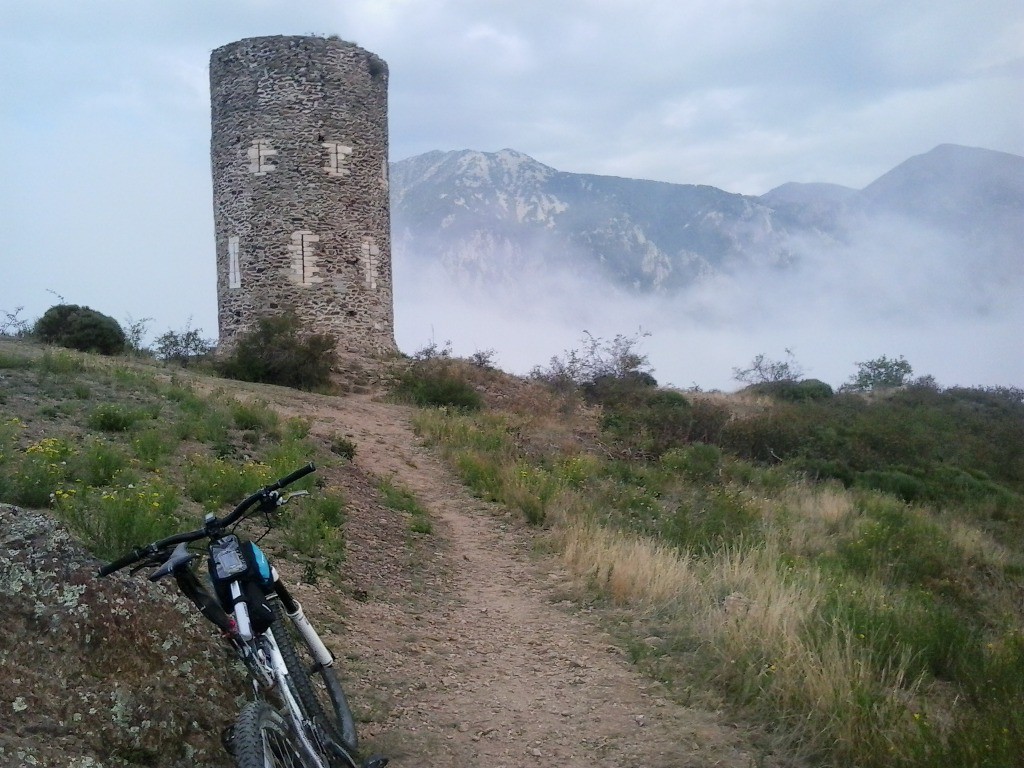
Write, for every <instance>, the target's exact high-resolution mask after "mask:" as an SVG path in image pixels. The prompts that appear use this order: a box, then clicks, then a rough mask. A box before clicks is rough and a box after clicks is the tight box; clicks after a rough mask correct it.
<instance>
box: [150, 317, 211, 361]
mask: <svg viewBox="0 0 1024 768" xmlns="http://www.w3.org/2000/svg"><path fill="white" fill-rule="evenodd" d="M191 325H192V324H191V321H190V322H189V323H188V324H186V326H185V328H184V329H183V330H181V331H170V330H169V331H167V332H166V333H164V334H162V335H160V336H159V337H158V338H157V340H156V356H157V357H158V358H159V359H160V360H163V361H165V362H168V363H177V364H178V365H181V366H182V367H184V366H187V365H188V364H189V363H190V362H192V361H193V360H195V359H197V358H200V357H204V356H205V355H207V354H209V352H210V350H211V349H213V341H212V340H211V339H204V338H203V336H202V332H201V330H200V329H198V328H192V327H191Z"/></svg>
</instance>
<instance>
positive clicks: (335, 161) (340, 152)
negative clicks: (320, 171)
mask: <svg viewBox="0 0 1024 768" xmlns="http://www.w3.org/2000/svg"><path fill="white" fill-rule="evenodd" d="M320 146H322V147H324V148H325V149H326V150H327V164H326V165H325V166H324V170H325V171H327V175H328V176H348V175H349V174H350V173H352V171H350V170H349V169H348V168H347V167H346V162H345V161H346V160H348V156H349V155H351V154H352V147H349V146H346V145H345V144H341V143H339V142H337V141H325V142H323V144H321V145H320Z"/></svg>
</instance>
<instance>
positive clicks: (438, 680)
mask: <svg viewBox="0 0 1024 768" xmlns="http://www.w3.org/2000/svg"><path fill="white" fill-rule="evenodd" d="M264 394H265V393H261V396H263V395H264ZM277 406H278V407H279V408H281V409H282V410H283V411H285V412H286V413H288V414H289V415H292V414H294V415H303V416H305V417H309V418H313V419H314V427H313V431H314V434H321V435H334V434H343V435H348V436H350V438H351V439H352V440H354V442H355V444H356V446H357V452H356V458H355V467H354V468H350V469H349V474H350V475H351V477H349V478H347V480H346V481H345V483H346V493H347V494H348V495H349V520H348V523H347V525H346V536H347V539H348V541H349V557H348V562H347V566H346V567H347V568H348V569H349V573H348V575H347V576H346V580H347V581H346V594H345V595H344V596H343V598H342V599H341V602H340V604H339V606H338V608H339V613H338V614H337V615H336V616H334V617H333V619H332V617H331V611H330V609H329V607H328V606H329V604H330V603H331V602H332V600H331V596H330V595H329V594H328V591H327V590H328V588H327V587H326V586H325V585H324V583H323V582H321V583H320V584H319V585H317V586H315V587H309V586H305V585H299V586H298V587H297V589H298V590H299V592H300V599H304V600H307V601H310V602H309V603H308V604H309V605H310V606H311V607H313V606H315V607H314V608H313V609H312V610H311V611H310V612H311V613H313V614H315V615H318V621H320V622H321V625H324V626H327V627H328V628H330V627H332V626H333V627H335V628H336V629H337V630H338V634H337V635H336V636H331V637H330V639H329V645H332V646H333V647H335V648H337V649H339V650H341V649H344V650H345V653H344V654H342V655H343V656H345V659H344V664H345V665H346V666H345V667H343V669H345V670H346V674H347V675H348V676H349V679H350V682H349V687H350V688H351V696H352V698H353V700H354V705H355V708H356V709H357V711H359V713H360V714H361V716H362V717H361V719H362V720H363V722H362V723H361V725H360V728H361V732H362V733H363V734H364V741H365V742H366V743H367V744H368V745H369V746H371V747H372V748H374V749H377V750H378V751H383V752H385V753H387V754H389V755H391V756H392V757H393V763H392V764H393V765H395V766H396V767H397V768H402V767H403V766H419V767H420V768H431V767H433V766H455V767H457V768H459V767H462V766H467V767H468V766H481V767H482V768H512V766H523V765H558V766H565V767H566V768H576V767H579V768H583V767H584V766H587V767H592V766H608V767H609V768H611V767H612V766H614V767H616V768H619V767H625V766H636V767H638V768H639V767H640V766H643V767H644V768H670V767H671V768H684V767H686V766H743V767H744V768H746V767H747V766H751V765H754V764H755V763H756V762H757V761H756V758H755V752H754V750H753V748H752V747H751V746H750V744H749V743H747V742H746V740H745V737H744V734H743V732H742V731H741V730H739V729H737V728H735V727H733V726H730V725H728V724H727V723H725V722H723V720H722V718H720V717H719V716H717V715H716V714H714V713H709V712H704V711H700V710H694V709H688V708H685V707H682V706H679V705H678V704H676V703H674V702H672V701H670V700H669V699H667V698H666V697H664V696H663V695H662V694H661V693H660V692H659V690H658V686H657V684H655V683H653V682H652V681H650V680H648V679H646V678H644V677H643V676H642V675H640V674H638V673H637V672H636V671H635V670H634V669H633V668H631V666H630V665H629V663H628V661H627V660H626V659H625V658H624V657H623V655H622V654H621V652H619V651H618V650H617V649H616V648H615V647H614V646H613V645H612V642H611V640H610V638H609V637H608V636H607V635H606V634H605V633H604V632H602V630H601V629H600V628H599V627H598V626H597V623H596V622H595V621H592V620H590V619H588V617H587V616H586V614H585V613H584V612H581V611H580V610H579V608H578V606H576V605H575V604H573V603H572V602H570V601H568V600H561V601H559V600H558V595H559V591H560V590H559V587H560V586H563V587H564V585H565V583H566V579H567V576H566V574H564V573H563V572H562V571H561V568H560V564H559V562H558V560H557V558H555V557H553V556H549V555H543V554H537V553H535V552H534V551H533V549H532V546H531V544H532V541H531V536H532V533H531V532H530V531H528V530H525V529H524V528H523V527H522V526H520V525H518V524H517V523H516V522H515V520H514V518H512V517H509V516H508V515H507V514H505V513H504V512H503V510H502V509H501V508H500V507H497V506H495V505H489V504H486V503H484V502H481V501H480V500H478V499H475V498H473V497H472V496H470V495H469V494H468V493H467V492H466V490H465V488H464V487H463V486H462V485H461V484H460V483H459V482H458V481H457V479H456V478H454V476H453V475H452V474H451V473H450V472H449V471H448V470H447V469H446V468H445V467H444V466H443V465H442V464H441V463H440V462H439V460H438V459H437V458H435V457H434V456H433V455H432V454H431V452H430V451H428V450H427V449H425V448H423V447H422V446H421V445H420V444H419V441H418V439H417V438H416V436H415V435H414V434H413V432H412V429H411V426H410V418H411V414H412V411H411V410H409V409H406V408H404V407H402V406H396V405H390V404H385V403H380V402H375V401H374V400H373V398H372V397H370V396H367V395H353V396H349V397H345V398H321V397H317V396H313V395H298V396H289V397H285V396H282V397H281V398H280V400H278V402H277ZM388 476H393V477H394V481H395V482H396V483H397V484H400V485H402V486H404V487H406V488H408V489H410V490H411V491H413V492H414V493H415V494H416V496H417V498H418V499H419V500H420V501H421V502H422V503H423V504H424V505H425V506H426V507H428V509H429V510H430V512H431V516H432V519H433V527H434V530H433V534H432V535H430V536H426V537H413V536H412V535H411V534H409V533H408V524H407V522H406V520H405V519H404V517H403V516H402V515H401V514H400V513H397V512H394V511H393V510H389V509H386V508H383V507H380V506H379V504H377V503H376V502H375V501H374V500H373V499H374V495H375V494H374V489H373V485H374V483H375V478H379V477H388ZM332 482H334V480H333V479H332ZM561 591H562V594H564V593H565V592H564V589H563V590H561ZM335 602H337V601H335Z"/></svg>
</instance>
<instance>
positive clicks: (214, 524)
mask: <svg viewBox="0 0 1024 768" xmlns="http://www.w3.org/2000/svg"><path fill="white" fill-rule="evenodd" d="M315 471H316V466H315V465H314V464H313V462H309V464H307V465H306V466H304V467H300V468H299V469H297V470H295V471H294V472H292V473H291V474H288V475H285V476H284V477H282V478H281V479H279V480H277V481H275V482H273V483H271V484H270V485H266V486H264V487H262V488H260V489H259V490H258V491H256V493H254V494H252V495H251V496H249V497H247V498H246V499H244V500H243V501H242V502H241V503H240V504H239V505H238V506H237V507H235V508H234V509H233V510H231V513H230V514H229V515H228V516H227V517H224V518H217V517H211V518H210V519H208V520H207V521H206V522H205V523H204V525H203V527H202V528H197V529H196V530H194V531H186V532H183V533H176V534H174V535H173V536H168V537H167V538H166V539H160V541H154V542H153V543H152V544H147V545H146V546H144V547H137V548H136V549H133V550H132V551H131V552H129V553H128V554H126V555H123V556H122V557H119V558H118V559H117V560H114V561H113V562H112V563H107V564H106V565H104V566H102V567H101V568H100V569H99V571H98V572H97V574H96V575H97V576H109V575H110V574H112V573H114V571H119V570H121V569H122V568H127V567H128V566H129V565H132V564H133V563H137V562H139V561H140V560H143V559H145V558H146V557H149V556H150V555H154V554H156V553H157V552H159V551H160V550H161V549H164V548H166V547H170V546H174V545H177V544H183V543H188V542H190V541H197V540H198V539H203V538H207V537H209V536H212V535H214V534H216V533H218V532H219V531H222V530H223V529H225V528H227V527H229V526H231V525H234V524H235V523H237V522H238V521H239V520H241V519H242V518H243V517H244V516H245V513H246V512H248V511H249V510H250V509H251V508H252V507H253V506H254V505H255V504H257V503H259V502H262V501H265V500H267V499H275V501H276V498H277V496H276V493H277V491H278V490H280V489H281V488H284V487H285V486H287V485H291V484H292V483H294V482H295V481H296V480H300V479H301V478H303V477H305V476H306V475H308V474H310V473H311V472H315Z"/></svg>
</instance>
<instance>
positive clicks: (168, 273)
mask: <svg viewBox="0 0 1024 768" xmlns="http://www.w3.org/2000/svg"><path fill="white" fill-rule="evenodd" d="M272 34H337V35H339V36H340V37H342V38H343V39H346V40H349V41H352V42H355V43H357V44H359V45H361V46H362V47H364V48H366V49H368V50H370V51H373V52H374V53H376V54H378V55H379V56H381V57H382V58H383V59H385V61H387V63H388V65H389V71H390V91H389V133H390V154H391V159H392V160H401V159H404V158H406V157H410V156H413V155H416V154H420V153H423V152H427V151H430V150H436V149H440V150H456V149H477V150H482V151H496V150H498V149H502V148H506V147H507V148H512V149H516V150H519V151H521V152H524V153H526V154H528V155H530V156H532V157H534V158H535V159H537V160H539V161H540V162H543V163H545V164H547V165H550V166H552V167H555V168H557V169H559V170H562V171H571V172H578V173H595V174H608V175H617V176H626V177H632V178H645V179H655V180H660V181H668V182H674V183H687V184H709V185H713V186H716V187H719V188H721V189H724V190H727V191H729V192H737V193H743V194H761V193H764V192H766V191H768V190H770V189H772V188H773V187H775V186H778V185H779V184H782V183H784V182H787V181H801V182H812V181H824V182H832V183H836V184H843V185H846V186H850V187H854V188H862V187H864V186H865V185H867V184H868V183H870V182H871V181H872V180H874V179H875V178H877V177H878V176H880V175H881V174H883V173H884V172H886V171H887V170H889V169H891V168H892V167H894V166H895V165H897V164H899V163H900V162H902V161H903V160H905V159H907V158H908V157H910V156H912V155H915V154H921V153H923V152H926V151H928V150H930V149H932V148H933V147H934V146H936V145H938V144H941V143H954V144H963V145H967V146H974V147H984V148H987V149H993V150H1000V151H1003V152H1010V153H1013V154H1017V155H1024V5H1022V4H1021V3H1020V1H1019V0H977V1H976V2H972V3H965V2H963V0H928V1H927V2H925V1H924V0H904V1H897V2H893V0H880V1H875V0H864V1H863V2H859V3H848V2H832V1H830V0H714V1H713V2H712V1H711V0H646V2H635V1H633V0H563V1H558V0H517V1H516V2H505V1H504V0H494V1H492V2H488V1H487V0H344V1H337V0H318V1H314V0H218V1H217V2H210V1H209V0H173V2H171V1H170V0H90V2H88V3H84V2H80V0H0V51H2V53H0V140H2V143H3V147H4V150H5V151H4V152H3V160H2V165H0V168H2V173H3V183H2V184H0V276H2V278H3V288H4V290H3V292H2V294H0V295H2V298H0V322H2V321H3V318H4V317H5V316H6V315H7V314H8V313H12V312H17V313H18V314H17V317H19V318H20V319H34V318H36V317H38V316H39V315H41V314H42V312H43V311H45V309H46V308H47V307H49V306H51V305H52V304H55V303H58V302H59V301H61V300H65V301H67V302H69V303H76V304H85V305H88V306H91V307H93V308H95V309H98V310H100V311H102V312H105V313H106V314H109V315H111V316H113V317H115V318H116V319H118V320H120V321H121V322H122V323H123V324H124V323H126V322H133V321H139V320H144V319H146V320H147V322H148V325H149V328H150V330H151V332H152V333H160V332H163V331H164V330H168V329H184V328H186V327H193V328H195V327H198V328H201V329H203V330H204V331H205V332H206V334H207V335H208V336H211V337H213V336H215V335H216V292H215V281H214V253H213V215H212V199H211V195H212V193H211V179H210V167H209V131H210V127H209V126H210V123H209V121H210V116H209V85H208V62H209V55H210V52H211V51H212V50H213V49H214V48H216V47H218V46H221V45H224V44H227V43H229V42H233V41H235V40H238V39H241V38H244V37H253V36H260V35H272ZM883 263H884V260H881V261H879V265H880V266H882V265H883ZM401 267H402V265H401V264H396V265H395V291H396V297H395V298H396V337H397V340H398V343H399V346H400V347H401V348H402V349H403V351H407V352H409V351H413V350H415V349H416V348H419V347H421V346H423V345H424V344H425V343H427V342H429V341H430V340H431V339H434V340H441V341H443V340H445V339H449V338H451V339H452V340H453V342H454V343H455V345H456V351H457V352H460V353H468V352H472V351H473V348H474V347H475V348H476V349H495V350H496V352H497V358H498V362H499V363H500V364H502V365H503V367H506V368H510V369H517V372H518V371H520V370H522V369H524V368H528V367H529V366H530V365H531V364H541V363H544V362H546V361H547V360H548V358H549V357H550V356H551V355H552V354H555V353H557V352H559V351H560V350H563V349H566V348H567V347H569V346H571V345H572V344H573V343H574V342H576V341H577V340H579V338H580V337H581V334H582V332H583V331H584V330H589V331H590V332H592V333H594V332H598V333H601V334H605V335H613V334H614V333H626V334H629V333H632V332H633V331H634V330H637V329H638V328H639V327H641V326H645V327H646V328H647V329H649V330H650V333H651V336H650V337H647V343H648V345H649V350H650V357H651V359H652V363H653V365H654V367H655V370H656V375H658V373H659V372H660V373H661V376H660V377H659V378H660V379H661V380H665V381H670V382H671V383H674V384H676V385H678V386H684V385H697V386H702V387H705V388H708V387H711V388H727V387H728V386H729V382H730V372H731V369H732V367H734V366H740V365H742V364H744V363H746V362H747V361H749V360H750V359H751V358H752V357H753V356H754V355H755V354H757V353H762V352H763V353H766V354H768V355H769V356H772V357H781V356H782V355H783V353H784V349H786V348H793V349H794V352H795V354H796V356H797V357H798V358H801V357H803V358H804V359H805V360H806V362H805V367H806V368H808V369H809V373H810V374H811V375H815V374H817V375H820V376H821V377H822V378H825V379H826V380H830V381H831V382H832V383H833V384H838V383H841V381H842V378H843V377H844V376H846V375H849V374H850V373H852V366H853V363H854V361H858V360H863V359H871V358H873V357H876V356H878V355H880V354H889V355H890V356H895V355H896V354H904V353H905V354H906V355H907V357H908V359H910V360H911V362H912V363H915V369H916V370H917V371H918V372H920V373H933V374H935V375H936V376H937V378H939V379H940V381H941V382H943V383H946V384H953V383H960V384H1014V385H1024V368H1022V367H1021V366H1022V365H1024V364H1020V363H1012V362H1009V361H1007V360H1006V358H1007V357H1014V356H1016V357H1017V358H1024V356H1022V355H1020V349H1019V347H1015V346H1014V344H1013V342H1012V341H1011V340H1010V337H1009V336H1004V335H1000V334H1002V333H1003V332H1004V331H1005V330H1006V329H1007V328H1009V329H1011V330H1012V329H1014V328H1020V327H1021V320H1022V312H1021V305H1022V304H1021V303H1019V302H1018V301H1017V297H1018V294H1013V295H1012V296H1011V297H1010V298H1008V299H1007V300H1006V301H1007V302H1008V304H1007V305H1006V306H1004V307H1002V308H1001V309H998V311H996V312H995V314H993V313H992V312H988V313H987V314H985V313H982V315H983V316H979V317H977V318H975V320H976V325H972V323H974V322H975V321H974V320H972V321H971V322H968V323H965V324H959V325H958V326H957V327H955V328H954V327H947V326H950V323H951V320H950V318H949V317H948V315H944V314H942V313H929V312H923V313H921V312H918V313H917V314H915V315H914V316H913V318H912V319H913V322H910V323H893V322H889V323H886V322H883V321H884V319H885V317H886V314H885V313H884V312H882V313H881V314H882V318H881V319H878V318H872V319H871V320H870V322H865V321H864V318H862V317H857V314H856V312H855V308H856V300H855V298H853V296H855V294H856V292H855V291H854V292H853V293H852V294H851V293H849V292H847V293H843V292H842V290H840V289H842V288H843V286H840V287H839V288H836V286H831V288H832V290H839V291H840V293H839V294H838V295H839V297H840V298H839V300H838V302H837V303H838V305H839V306H840V307H843V308H845V307H849V308H850V309H849V314H847V313H846V310H845V309H844V310H843V311H839V310H835V309H834V308H831V309H830V312H831V315H830V316H833V315H834V317H833V320H832V324H831V325H829V324H822V323H816V322H814V321H813V318H809V317H808V316H806V315H802V314H800V313H794V312H793V311H792V310H793V307H792V302H788V303H779V302H774V303H772V304H771V306H770V307H761V308H760V309H758V308H759V306H760V305H761V304H762V303H763V302H762V301H761V297H760V296H759V294H758V291H757V285H756V284H752V283H750V284H745V285H742V286H719V288H720V289H721V290H722V291H724V293H722V294H721V297H725V298H732V299H735V300H736V301H737V305H736V311H735V312H734V313H733V314H732V316H730V317H727V318H724V319H720V320H716V321H714V322H712V321H710V320H708V319H707V318H697V319H695V318H693V317H692V315H691V316H683V315H681V314H680V312H679V308H678V307H665V306H657V305H655V304H649V305H645V306H644V307H641V308H637V307H636V306H632V305H630V304H629V303H628V302H625V301H622V302H620V301H618V300H612V298H611V297H606V299H605V300H604V301H603V302H602V305H603V307H604V309H605V311H603V312H602V313H600V316H599V317H596V318H595V317H592V316H591V315H589V314H588V312H590V311H591V310H592V307H593V301H592V300H591V298H592V297H591V295H590V291H588V290H587V288H588V287H587V286H579V285H577V286H575V287H570V288H569V291H570V293H571V294H573V296H574V298H571V299H570V300H568V301H566V300H563V301H562V302H561V306H558V307H553V306H547V305H544V306H538V307H536V308H531V311H530V312H528V313H522V312H519V313H518V314H517V313H515V311H514V308H509V307H505V308H501V307H495V306H494V304H493V303H489V302H487V301H477V300H476V299H475V298H474V297H472V296H460V295H459V294H457V293H453V292H451V291H445V290H443V286H439V290H438V291H437V292H436V293H435V294H434V295H433V296H431V295H428V294H427V293H425V292H424V291H423V290H413V288H414V284H415V283H416V281H415V280H414V279H413V278H412V277H411V276H410V275H408V274H402V272H401V271H400V268H401ZM921 277H922V279H924V280H926V281H927V280H930V279H931V278H930V277H929V276H928V275H926V274H925V275H921ZM420 287H422V285H421V286H420ZM780 290H781V294H782V295H783V296H788V295H789V294H788V293H787V291H786V290H782V289H780ZM1018 293H1019V292H1018ZM698 298H699V297H698ZM563 299H564V297H563ZM19 307H20V308H21V309H20V310H18V308H19ZM830 307H831V304H830ZM520 309H521V308H520ZM534 310H535V311H534ZM759 312H760V313H761V314H758V313H759ZM773 312H774V313H775V314H772V313H773ZM510 313H511V314H510ZM780 313H781V314H780ZM683 314H684V315H685V313H683ZM524 318H526V319H524ZM852 320H857V322H856V323H853V324H852V325H851V321H852ZM588 326H589V327H588ZM854 326H855V327H854ZM467 329H469V330H471V331H472V333H468V332H467ZM594 329H596V331H595V330H594ZM837 336H842V338H843V339H844V340H846V341H844V343H843V344H842V345H841V349H842V358H840V357H837V356H836V354H835V348H836V346H837ZM961 336H963V337H964V338H963V339H962V340H959V341H956V342H955V343H954V340H955V339H959V338H960V337H961ZM979 339H991V341H988V342H986V341H980V342H979ZM1004 346H1006V347H1007V349H1004ZM1007 352H1009V353H1010V354H1006V353H1007ZM912 354H914V355H917V356H918V357H917V358H914V357H912ZM830 355H831V356H830ZM916 360H919V361H920V363H916V362H915V361H916ZM922 364H923V366H924V369H922ZM843 366H845V367H846V369H848V370H845V372H844V370H843Z"/></svg>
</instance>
